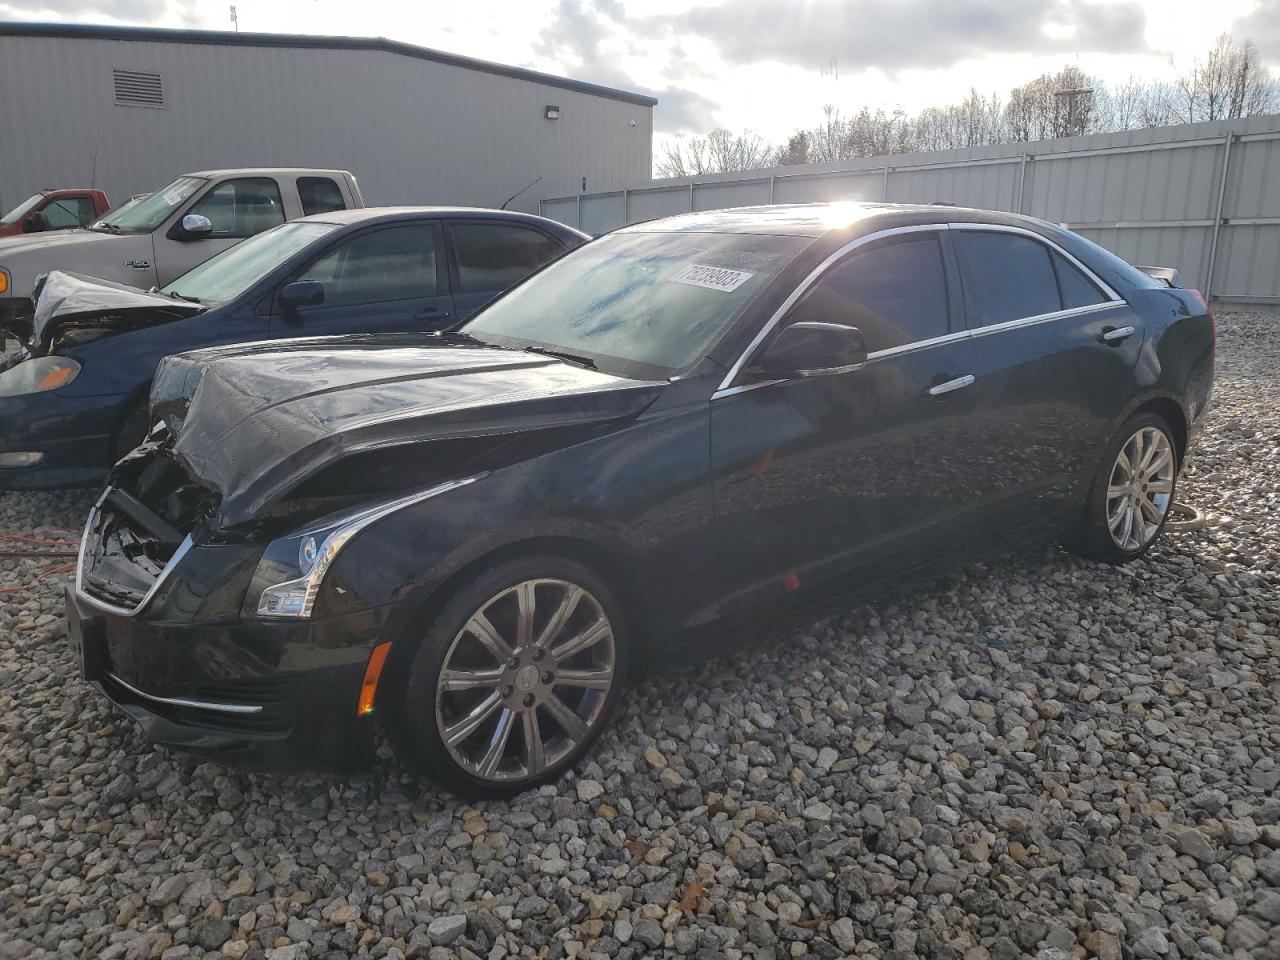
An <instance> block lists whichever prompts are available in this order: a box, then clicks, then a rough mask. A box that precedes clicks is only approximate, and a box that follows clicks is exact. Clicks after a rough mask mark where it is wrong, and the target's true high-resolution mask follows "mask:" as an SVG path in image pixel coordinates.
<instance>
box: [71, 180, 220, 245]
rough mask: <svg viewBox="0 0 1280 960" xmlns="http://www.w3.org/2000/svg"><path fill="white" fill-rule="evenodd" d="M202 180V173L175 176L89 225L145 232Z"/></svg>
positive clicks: (156, 224) (94, 227)
mask: <svg viewBox="0 0 1280 960" xmlns="http://www.w3.org/2000/svg"><path fill="white" fill-rule="evenodd" d="M205 182H206V181H205V180H204V179H203V178H202V177H179V178H178V179H177V180H175V181H173V183H171V184H169V185H168V186H167V187H165V188H164V189H163V190H157V191H156V192H155V193H153V194H151V196H149V197H147V198H146V199H145V200H139V201H138V202H137V203H135V204H132V205H130V204H124V205H122V206H121V207H119V208H118V209H116V210H112V211H111V212H110V213H108V214H107V215H106V216H105V217H103V218H102V219H101V220H99V221H98V222H97V223H95V224H93V225H92V227H91V228H90V229H94V230H102V229H106V230H113V231H114V230H120V231H122V232H125V233H145V232H147V231H150V230H154V229H155V228H156V227H158V226H160V224H162V223H164V222H165V220H167V219H169V214H171V213H173V208H174V207H176V206H178V205H180V204H182V203H183V202H185V201H186V200H187V198H188V197H190V196H191V195H192V194H193V193H195V192H196V190H197V189H198V188H199V186H200V185H201V184H202V183H205Z"/></svg>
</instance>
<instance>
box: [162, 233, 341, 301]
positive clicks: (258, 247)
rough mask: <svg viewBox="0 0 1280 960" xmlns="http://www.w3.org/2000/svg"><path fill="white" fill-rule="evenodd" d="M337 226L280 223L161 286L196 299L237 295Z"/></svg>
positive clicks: (174, 292)
mask: <svg viewBox="0 0 1280 960" xmlns="http://www.w3.org/2000/svg"><path fill="white" fill-rule="evenodd" d="M336 229H338V227H337V224H333V223H315V222H309V223H282V224H281V225H280V226H278V227H273V228H272V229H270V230H267V231H265V232H264V233H260V234H258V235H257V236H254V237H250V238H249V239H248V240H242V241H240V242H239V243H237V244H236V245H235V246H234V247H229V248H228V249H226V250H223V251H222V252H221V253H219V254H218V255H217V256H215V257H212V258H210V259H208V260H206V261H205V262H204V263H202V264H200V266H198V267H196V268H195V269H194V270H190V271H188V272H187V273H184V274H183V275H182V276H180V277H179V278H178V279H177V280H174V281H173V282H172V283H170V284H169V285H168V286H166V287H164V288H163V289H162V290H161V293H169V294H173V295H174V296H178V297H184V298H185V299H187V300H195V301H197V302H198V303H218V302H221V301H225V300H232V299H234V298H235V297H238V296H240V294H242V293H244V292H245V291H246V290H248V289H249V288H250V287H251V286H253V285H254V284H255V283H257V282H258V281H259V280H261V279H262V278H263V277H265V276H266V275H267V274H268V273H270V272H271V271H272V270H274V269H275V268H276V267H278V266H280V264H282V263H284V261H286V260H288V259H289V258H290V257H291V256H293V255H294V254H295V253H297V252H298V251H299V250H301V249H302V248H303V247H305V246H307V244H309V243H311V242H312V241H313V240H318V239H320V238H321V237H323V236H324V235H325V234H327V233H330V232H332V231H334V230H336Z"/></svg>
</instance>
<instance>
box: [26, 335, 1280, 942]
mask: <svg viewBox="0 0 1280 960" xmlns="http://www.w3.org/2000/svg"><path fill="white" fill-rule="evenodd" d="M1219 347H1220V365H1219V377H1218V386H1217V390H1216V394H1215V408H1214V410H1213V412H1212V413H1211V414H1210V416H1209V423H1208V429H1207V433H1206V435H1205V436H1204V438H1203V439H1202V441H1201V443H1200V445H1199V448H1198V452H1197V453H1196V455H1195V458H1194V461H1193V463H1192V465H1191V466H1190V468H1189V473H1188V475H1187V477H1186V480H1185V483H1184V486H1183V490H1182V499H1183V500H1185V501H1187V502H1189V503H1193V504H1196V505H1198V506H1201V507H1203V508H1205V509H1207V510H1208V511H1209V513H1210V515H1211V517H1212V520H1213V524H1212V527H1211V528H1210V529H1208V530H1205V531H1202V532H1199V533H1194V534H1184V535H1180V536H1177V537H1169V538H1167V539H1166V540H1165V541H1164V542H1163V543H1162V544H1161V545H1160V546H1158V547H1157V549H1156V550H1155V551H1154V552H1153V553H1152V555H1151V556H1150V557H1149V558H1148V559H1147V560H1145V561H1143V562H1140V563H1136V564H1133V565H1131V566H1129V567H1127V568H1125V569H1123V570H1115V569H1112V568H1108V567H1104V566H1100V565H1096V564H1091V563H1085V562H1082V561H1078V560H1076V559H1074V558H1072V557H1070V556H1068V555H1066V554H1064V553H1062V552H1061V551H1058V550H1054V549H1048V548H1044V549H1037V550H1035V551H1032V552H1030V553H1026V554H1023V555H1020V556H1012V557H1002V558H998V559H996V560H993V561H991V562H989V563H986V564H984V565H979V566H974V567H972V568H971V569H969V570H967V571H966V572H964V573H962V574H957V575H953V576H950V577H948V578H946V579H943V580H935V581H932V582H930V583H928V584H925V585H924V586H922V587H920V588H919V589H918V591H917V592H915V593H914V594H912V595H910V596H909V597H906V596H899V597H898V598H897V599H886V600H881V601H879V602H877V603H873V604H870V605H866V606H861V607H857V608H854V609H852V610H849V611H847V612H845V613H843V614H841V615H839V616H836V617H833V618H831V619H828V620H826V621H823V622H821V623H819V624H816V625H814V626H812V627H810V628H807V629H804V630H801V631H798V632H796V633H794V634H792V635H791V636H790V637H789V638H787V640H786V642H779V643H771V644H769V643H766V644H757V645H755V646H752V647H751V648H749V649H746V650H742V651H738V652H736V653H733V654H730V655H726V656H722V657H720V658H718V659H715V660H712V661H710V662H702V663H698V664H694V665H690V666H686V667H677V668H673V669H669V670H667V671H666V672H664V673H662V674H661V675H659V676H656V677H653V678H651V679H649V680H646V681H644V682H642V683H641V685H640V686H639V688H638V690H637V691H636V692H635V693H634V694H633V695H632V696H631V697H630V699H629V701H628V705H627V707H626V709H625V710H624V711H622V713H621V716H620V718H619V722H618V724H617V725H616V727H615V728H614V729H613V730H612V731H611V732H609V733H607V734H606V735H605V737H604V739H603V742H602V744H601V747H600V750H599V752H598V753H597V754H596V756H595V758H594V759H593V760H592V761H591V762H589V763H588V764H586V765H585V766H584V767H583V768H582V770H581V771H580V772H579V773H578V775H577V776H576V777H569V778H566V779H565V780H564V781H563V782H561V783H560V784H558V785H556V786H552V787H547V788H544V789H542V790H540V791H537V792H535V793H532V794H528V795H525V796H522V797H519V798H517V799H516V800H515V801H513V802H510V803H488V804H481V805H476V806H469V805H467V804H464V803H461V802H458V801H455V800H453V799H450V798H448V797H442V796H440V795H438V794H435V793H434V792H431V791H428V792H426V793H425V794H420V793H419V792H418V791H417V789H416V788H415V787H414V785H413V784H412V782H410V781H408V780H405V779H403V778H402V775H401V773H400V771H399V769H398V768H397V767H396V766H395V765H394V764H392V763H390V762H386V763H384V764H382V765H381V766H379V767H378V768H377V769H376V770H374V771H373V772H372V773H371V774H370V775H368V776H365V777H360V778H354V779H349V780H337V779H332V778H328V779H326V778H321V777H316V776H297V777H272V776H268V775H262V774H246V773H243V772H239V771H236V770H233V769H229V768H227V767H224V766H222V765H219V764H217V763H209V762H198V761H197V760H195V759H192V758H189V757H184V756H179V755H173V754H169V753H166V752H164V751H161V750H158V749H155V748H152V747H150V746H148V745H147V744H146V743H145V741H144V740H143V739H142V738H141V737H140V736H139V735H138V733H137V732H135V731H134V730H133V729H132V728H131V726H130V724H129V723H128V722H127V721H125V720H123V719H122V718H121V717H119V716H117V715H116V714H115V713H114V712H113V711H112V710H111V709H110V708H109V707H108V706H107V704H106V703H105V702H104V701H103V700H102V699H101V698H99V697H98V696H97V695H96V694H95V693H93V692H92V691H91V690H90V689H89V688H88V687H86V686H85V685H84V684H83V683H81V682H80V681H79V680H77V679H75V678H74V677H73V676H72V664H71V659H70V657H69V656H68V653H67V650H66V648H65V640H64V637H63V627H62V623H61V614H60V600H59V593H60V581H61V580H62V579H63V578H62V577H61V576H56V575H55V576H49V577H46V578H45V579H44V580H43V581H42V582H39V583H36V582H35V581H36V577H37V574H38V573H39V572H40V571H41V570H42V569H44V567H45V566H48V565H49V564H52V563H55V562H57V561H45V562H44V566H42V565H41V564H38V563H36V562H33V561H28V560H22V561H13V560H0V588H4V587H13V586H20V587H24V588H25V589H24V590H22V591H21V592H11V593H7V594H0V708H2V710H0V960H3V958H24V960H25V958H28V957H40V956H46V955H58V956H66V957H95V958H103V960H110V958H130V960H142V958H152V957H160V958H171V957H185V956H201V955H203V956H217V955H219V954H221V955H222V956H226V957H233V958H238V957H246V958H248V957H253V958H257V957H261V956H263V955H264V953H265V955H266V957H268V958H271V960H300V958H304V957H307V958H319V957H333V958H339V957H351V956H360V957H364V956H369V957H388V958H394V960H400V958H402V957H405V956H408V957H431V958H450V957H462V958H470V957H476V956H480V957H491V958H501V957H503V956H507V955H516V956H539V957H542V956H548V957H560V956H566V955H568V956H574V955H577V956H591V957H641V956H657V955H663V954H667V955H673V956H674V955H682V956H693V957H697V958H712V957H721V956H724V957H743V956H748V957H760V958H769V957H777V958H782V957H787V956H791V957H799V956H809V955H814V956H817V957H837V956H842V955H858V956H868V957H886V958H887V957H899V958H907V957H921V958H931V957H938V958H951V957H954V958H964V960H986V958H995V960H1011V958H1017V957H1021V956H1028V957H1034V958H1037V960H1067V958H1070V957H1085V956H1097V957H1100V958H1104V960H1114V958H1122V957H1124V958H1128V957H1137V958H1175V957H1215V956H1230V957H1237V958H1245V957H1249V958H1254V960H1262V958H1271V960H1274V958H1276V957H1280V789H1278V788H1280V707H1278V706H1277V698H1278V691H1280V640H1278V639H1277V633H1278V629H1280V591H1277V582H1278V581H1280V551H1278V543H1280V541H1278V538H1277V522H1278V521H1277V515H1278V514H1280V510H1278V509H1277V508H1278V507H1280V480H1277V475H1278V473H1280V318H1278V317H1267V316H1259V315H1249V314H1234V315H1224V316H1223V317H1221V318H1220V324H1219ZM87 504H88V496H87V495H80V494H76V495H65V494H0V534H15V533H17V534H29V533H32V532H36V533H43V534H45V535H49V534H55V535H56V534H60V533H61V534H66V533H70V534H71V535H72V536H75V535H76V534H77V532H78V529H79V525H80V522H81V517H82V516H83V513H84V512H85V510H86V507H87ZM32 584H34V586H30V585H32Z"/></svg>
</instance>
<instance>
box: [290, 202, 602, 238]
mask: <svg viewBox="0 0 1280 960" xmlns="http://www.w3.org/2000/svg"><path fill="white" fill-rule="evenodd" d="M436 217H451V218H454V219H459V220H523V221H525V222H526V223H536V224H540V225H542V226H544V227H549V228H552V229H554V230H555V231H556V232H561V231H567V232H569V233H580V231H577V230H575V229H573V227H568V226H565V225H564V224H563V223H560V222H559V221H558V220H548V219H547V218H546V217H538V216H535V215H533V214H532V213H521V212H519V211H518V210H494V209H492V208H490V207H444V206H420V207H417V206H414V207H411V206H402V207H356V208H355V209H353V210H331V211H329V212H328V213H313V214H312V215H311V216H309V217H299V218H298V219H297V220H295V221H293V222H294V223H336V224H339V225H341V226H349V225H351V224H356V223H376V222H379V221H384V220H414V219H423V220H429V219H433V218H436ZM581 235H583V236H585V234H581Z"/></svg>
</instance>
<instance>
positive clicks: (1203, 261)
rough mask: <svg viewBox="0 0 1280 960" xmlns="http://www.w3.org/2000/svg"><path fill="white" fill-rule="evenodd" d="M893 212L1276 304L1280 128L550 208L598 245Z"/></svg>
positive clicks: (804, 174)
mask: <svg viewBox="0 0 1280 960" xmlns="http://www.w3.org/2000/svg"><path fill="white" fill-rule="evenodd" d="M818 200H889V201H898V202H908V203H927V202H930V201H934V200H946V201H952V202H955V203H958V204H960V205H962V206H973V207H985V208H988V209H994V210H1008V211H1013V212H1018V213H1026V214H1030V215H1031V216H1035V217H1041V218H1043V219H1045V220H1052V221H1054V222H1058V223H1064V224H1065V225H1067V226H1068V227H1070V228H1071V229H1073V230H1076V231H1078V232H1080V233H1082V234H1083V235H1085V236H1086V237H1089V238H1090V239H1091V240H1094V241H1096V242H1097V243H1100V244H1102V245H1103V246H1104V247H1106V248H1108V249H1109V250H1111V251H1113V252H1114V253H1116V254H1118V255H1119V256H1121V257H1123V258H1124V259H1126V260H1128V261H1130V262H1131V263H1143V264H1157V265H1160V266H1173V267H1177V268H1178V270H1179V271H1180V272H1181V274H1182V278H1183V281H1184V282H1185V283H1187V284H1189V285H1192V286H1196V287H1198V288H1199V289H1200V290H1202V291H1204V292H1205V293H1206V294H1207V295H1209V296H1212V297H1214V298H1215V299H1217V300H1218V301H1234V302H1237V303H1256V304H1264V303H1265V304H1280V116H1277V117H1254V118H1250V119H1247V120H1230V121H1217V122H1213V123H1198V124H1187V125H1184V126H1178V127H1159V128H1153V129H1150V130H1134V131H1128V132H1125V133H1111V134H1096V135H1094V136H1088V137H1070V138H1065V139H1062V140H1045V141H1039V142H1036V143H1027V144H1000V145H998V146H993V147H982V148H973V149H967V150H948V151H944V152H939V153H915V154H898V155H894V156H888V157H872V158H867V159H863V160H854V161H847V162H843V163H836V164H821V165H813V166H802V167H794V166H793V167H773V168H770V169H767V170H758V171H757V170H753V171H749V172H745V173H737V174H718V175H710V176H703V177H696V178H693V179H680V180H651V181H648V182H647V183H644V184H640V185H637V186H633V187H627V188H625V189H620V190H609V191H604V192H598V193H582V194H575V195H573V196H564V197H553V198H549V199H544V200H543V201H542V203H541V209H542V213H543V215H544V216H548V217H553V218H555V219H557V220H560V221H562V222H563V223H567V224H569V225H571V226H576V227H580V228H581V229H583V230H585V231H587V232H588V233H592V234H599V233H604V232H606V231H609V230H613V229H616V228H617V227H620V226H624V225H626V224H629V223H638V222H640V221H642V220H651V219H654V218H655V217H665V216H672V215H674V214H679V213H687V212H689V211H691V210H713V209H720V208H725V207H740V206H749V205H752V204H761V203H805V202H812V201H818Z"/></svg>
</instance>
